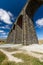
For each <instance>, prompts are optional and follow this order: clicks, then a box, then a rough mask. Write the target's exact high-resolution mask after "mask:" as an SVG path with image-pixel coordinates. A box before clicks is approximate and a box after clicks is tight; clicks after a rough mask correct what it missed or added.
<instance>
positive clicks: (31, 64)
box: [0, 52, 43, 65]
mask: <svg viewBox="0 0 43 65" xmlns="http://www.w3.org/2000/svg"><path fill="white" fill-rule="evenodd" d="M13 56H14V57H17V58H20V59H22V60H23V61H24V62H22V63H15V62H10V61H8V60H7V57H6V56H5V55H4V54H3V53H2V52H0V65H43V62H40V61H39V60H38V59H36V58H34V57H32V56H29V55H27V54H23V53H16V54H13Z"/></svg>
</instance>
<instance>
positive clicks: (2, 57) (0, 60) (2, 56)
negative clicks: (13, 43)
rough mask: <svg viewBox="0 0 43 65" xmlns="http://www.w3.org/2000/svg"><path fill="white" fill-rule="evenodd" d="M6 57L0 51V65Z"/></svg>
mask: <svg viewBox="0 0 43 65" xmlns="http://www.w3.org/2000/svg"><path fill="white" fill-rule="evenodd" d="M6 58H7V57H6V56H5V55H4V54H3V53H2V52H1V51H0V65H1V63H2V62H3V61H4V60H5V59H6Z"/></svg>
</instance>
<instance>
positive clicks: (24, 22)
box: [6, 0, 43, 45]
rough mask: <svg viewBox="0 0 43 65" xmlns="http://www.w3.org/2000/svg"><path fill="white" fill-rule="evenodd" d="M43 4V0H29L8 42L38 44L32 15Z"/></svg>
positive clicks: (10, 33)
mask: <svg viewBox="0 0 43 65" xmlns="http://www.w3.org/2000/svg"><path fill="white" fill-rule="evenodd" d="M42 4H43V0H28V1H27V3H26V4H25V6H24V8H23V9H22V11H21V13H20V14H19V16H18V18H17V20H16V22H15V23H14V25H13V27H12V29H11V31H10V32H9V35H8V38H7V41H6V42H7V43H14V44H23V45H29V44H38V38H37V35H36V31H35V27H34V23H33V20H32V17H33V15H34V13H35V11H36V10H37V9H38V8H39V7H40V6H41V5H42Z"/></svg>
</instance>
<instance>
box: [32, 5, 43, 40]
mask: <svg viewBox="0 0 43 65" xmlns="http://www.w3.org/2000/svg"><path fill="white" fill-rule="evenodd" d="M33 21H34V25H35V30H36V34H37V37H38V39H41V40H43V5H41V6H40V7H39V8H38V9H37V10H36V12H35V14H34V16H33Z"/></svg>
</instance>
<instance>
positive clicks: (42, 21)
mask: <svg viewBox="0 0 43 65" xmlns="http://www.w3.org/2000/svg"><path fill="white" fill-rule="evenodd" d="M36 24H37V26H43V18H41V19H38V20H37V21H36Z"/></svg>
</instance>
